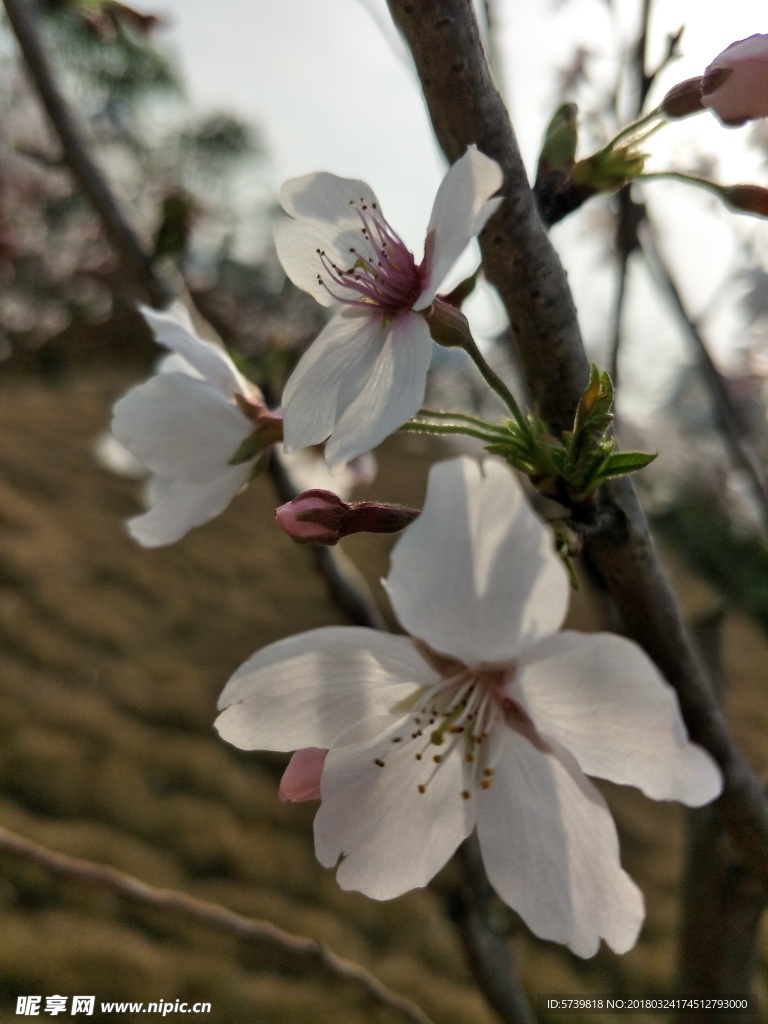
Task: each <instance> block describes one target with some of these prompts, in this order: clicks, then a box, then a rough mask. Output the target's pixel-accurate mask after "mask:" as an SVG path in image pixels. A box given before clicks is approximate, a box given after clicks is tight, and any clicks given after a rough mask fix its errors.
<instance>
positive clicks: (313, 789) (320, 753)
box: [278, 747, 328, 804]
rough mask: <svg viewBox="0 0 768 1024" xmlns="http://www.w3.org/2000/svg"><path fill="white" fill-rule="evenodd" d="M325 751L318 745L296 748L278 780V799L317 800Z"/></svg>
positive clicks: (292, 801) (295, 802) (291, 801)
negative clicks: (301, 748)
mask: <svg viewBox="0 0 768 1024" xmlns="http://www.w3.org/2000/svg"><path fill="white" fill-rule="evenodd" d="M327 753H328V751H327V750H323V749H321V748H320V747H306V748H305V749H304V750H297V751H296V753H295V754H294V755H293V756H292V757H291V760H290V761H289V762H288V767H287V768H286V769H285V771H284V772H283V777H282V779H281V780H280V789H279V791H278V792H279V796H280V799H281V800H283V801H284V802H285V803H289V804H298V803H302V802H304V801H306V800H319V799H320V778H321V776H322V774H323V765H324V764H325V756H326V754H327Z"/></svg>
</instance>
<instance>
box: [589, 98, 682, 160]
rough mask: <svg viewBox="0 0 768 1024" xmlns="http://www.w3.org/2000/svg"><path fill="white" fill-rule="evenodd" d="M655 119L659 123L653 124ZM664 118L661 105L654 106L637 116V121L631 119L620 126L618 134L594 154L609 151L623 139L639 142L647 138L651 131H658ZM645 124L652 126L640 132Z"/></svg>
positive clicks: (664, 121)
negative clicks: (644, 113)
mask: <svg viewBox="0 0 768 1024" xmlns="http://www.w3.org/2000/svg"><path fill="white" fill-rule="evenodd" d="M659 119H660V120H659ZM655 120H659V123H658V124H655V125H654V124H653V121H655ZM666 120H667V118H666V116H665V114H664V113H663V112H662V109H661V107H654V109H653V110H651V111H649V112H648V113H647V114H646V115H645V116H644V117H641V118H639V119H638V120H637V121H633V122H632V124H628V125H627V126H626V128H622V129H621V131H620V132H619V133H618V135H615V136H614V137H613V138H612V139H611V141H610V142H608V143H606V145H605V146H603V148H602V149H600V150H598V151H597V153H596V154H595V155H596V156H598V155H601V154H603V153H610V151H611V150H612V149H615V148H616V146H617V145H618V144H619V143H620V142H623V141H624V139H630V138H631V139H632V140H633V143H637V142H641V141H642V140H643V139H645V138H647V137H648V135H651V134H653V132H655V131H658V129H659V128H661V127H663V125H664V124H665V123H666ZM647 125H651V126H652V127H651V128H650V130H648V131H643V132H642V134H640V132H641V129H644V128H646V126H647Z"/></svg>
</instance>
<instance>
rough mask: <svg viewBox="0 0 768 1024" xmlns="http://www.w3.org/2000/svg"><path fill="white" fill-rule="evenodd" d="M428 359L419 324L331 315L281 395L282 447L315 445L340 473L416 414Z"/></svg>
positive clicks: (417, 320)
mask: <svg viewBox="0 0 768 1024" xmlns="http://www.w3.org/2000/svg"><path fill="white" fill-rule="evenodd" d="M431 355H432V340H431V338H430V336H429V329H428V327H427V325H426V323H425V322H424V320H423V318H421V317H416V316H412V315H410V314H404V315H403V316H401V317H397V318H395V319H394V320H392V321H389V322H386V321H385V320H384V319H383V318H382V317H381V315H380V314H378V313H373V314H370V313H368V312H367V311H365V310H362V311H361V310H353V311H345V312H344V313H341V314H339V315H338V316H336V317H335V318H334V319H333V320H331V322H330V323H329V324H328V325H327V327H326V328H325V329H324V330H323V332H322V333H321V334H320V336H319V337H318V338H317V340H316V341H315V342H314V343H313V344H312V345H311V346H310V347H309V349H308V350H307V352H306V353H305V354H304V356H303V357H302V359H301V360H300V362H299V365H298V366H297V367H296V369H295V371H294V372H293V374H292V376H291V378H290V380H289V381H288V384H287V385H286V388H285V391H284V393H283V413H284V419H285V448H286V451H289V452H290V451H293V450H294V449H295V448H302V447H305V446H307V445H311V444H319V443H320V442H322V441H325V440H326V438H328V437H329V436H330V437H331V440H330V442H329V444H328V446H327V448H326V459H327V461H328V464H329V465H330V466H331V468H336V467H341V466H343V464H344V463H345V462H347V461H348V460H350V459H353V458H356V457H357V456H359V455H362V454H364V453H365V452H367V451H369V450H370V449H371V448H374V447H375V446H376V445H377V444H379V443H380V442H381V441H383V440H384V438H385V437H387V436H388V435H389V434H391V433H392V432H393V431H394V430H396V429H397V428H398V427H399V426H400V425H401V424H402V423H404V422H405V421H406V420H408V419H410V417H411V416H412V415H413V414H414V413H415V412H416V411H417V410H418V408H419V406H420V404H421V402H422V400H423V397H424V387H425V384H426V376H427V370H428V368H429V362H430V359H431Z"/></svg>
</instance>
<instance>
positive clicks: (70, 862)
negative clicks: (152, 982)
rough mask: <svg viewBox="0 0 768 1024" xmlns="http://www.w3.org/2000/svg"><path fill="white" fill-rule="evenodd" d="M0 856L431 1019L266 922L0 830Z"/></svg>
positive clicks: (415, 1023)
mask: <svg viewBox="0 0 768 1024" xmlns="http://www.w3.org/2000/svg"><path fill="white" fill-rule="evenodd" d="M0 853H3V854H6V855H9V856H11V857H14V858H16V859H18V860H23V861H28V862H29V863H32V864H35V865H37V866H38V867H41V868H43V869H44V870H45V871H48V872H50V873H51V874H54V875H58V876H60V877H62V878H68V879H71V880H73V881H75V882H80V883H82V884H84V885H88V886H92V887H95V888H100V889H106V890H107V891H109V892H111V893H114V894H115V895H117V896H120V897H121V898H122V899H126V900H130V901H131V902H132V903H136V904H139V905H140V906H143V907H148V908H150V909H152V910H162V911H167V912H170V913H173V914H176V915H177V916H178V917H182V918H186V920H188V921H191V922H192V923H193V924H196V925H200V926H201V927H203V928H209V929H211V930H213V931H218V932H224V933H225V934H227V935H233V936H234V937H235V938H238V939H243V940H246V941H250V942H261V943H263V944H264V945H266V946H269V947H271V948H272V949H275V950H279V951H280V952H281V953H285V954H286V955H288V956H290V957H292V958H294V959H295V960H297V961H299V962H301V963H305V964H308V965H310V966H312V967H316V968H320V969H321V970H323V971H325V972H326V973H328V974H330V975H331V976H333V977H334V978H336V979H338V980H339V981H345V982H349V983H351V984H353V985H356V986H357V987H358V988H359V989H360V990H361V991H362V992H363V993H364V994H365V996H366V998H367V999H369V1000H370V1002H371V1003H372V1004H373V1005H374V1006H377V1007H381V1008H382V1009H384V1010H386V1011H387V1013H389V1014H391V1015H392V1016H393V1017H395V1018H397V1019H398V1020H401V1021H408V1022H410V1024H431V1021H430V1019H429V1017H427V1015H426V1014H425V1013H424V1012H423V1011H422V1010H420V1009H419V1007H418V1006H416V1005H415V1003H412V1002H411V1001H410V999H406V998H405V997H404V996H400V995H397V994H396V993H395V992H391V991H390V990H389V989H388V988H386V987H385V986H384V985H382V983H381V982H380V981H378V980H377V979H376V978H374V976H373V975H372V974H370V973H369V972H368V971H366V970H365V969H364V968H363V967H360V966H359V965H358V964H355V963H353V962H352V961H351V960H345V959H344V958H342V957H340V956H337V955H336V954H335V953H331V951H330V950H328V949H326V948H325V946H323V945H322V943H320V942H317V941H315V940H314V939H307V938H304V937H303V936H300V935H291V934H290V932H285V931H283V930H282V929H281V928H278V927H277V926H276V925H274V924H270V923H269V922H268V921H258V920H255V919H253V918H250V917H244V916H243V915H242V914H236V913H235V912H234V911H233V910H227V908H226V907H222V906H219V904H217V903H210V902H209V901H207V900H200V899H196V898H195V897H194V896H190V895H189V894H188V893H184V892H180V891H178V890H176V889H160V888H157V887H156V886H152V885H147V884H146V882H141V881H139V879H138V878H134V877H133V876H131V875H128V874H125V873H124V872H123V871H118V870H117V869H116V868H111V867H107V866H106V865H104V864H94V863H93V862H92V861H88V860H81V859H80V858H77V857H69V856H67V855H66V854H63V853H58V852H56V851H55V850H50V849H48V848H47V847H45V846H42V845H41V844H40V843H35V842H33V841H32V840H31V839H25V838H24V837H22V836H19V835H16V834H15V833H13V832H9V831H8V830H7V829H5V828H2V827H0Z"/></svg>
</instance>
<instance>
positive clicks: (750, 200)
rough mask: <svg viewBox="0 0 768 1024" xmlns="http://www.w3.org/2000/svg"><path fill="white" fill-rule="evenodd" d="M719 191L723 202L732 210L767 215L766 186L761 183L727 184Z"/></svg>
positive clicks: (767, 199) (767, 195) (767, 190)
mask: <svg viewBox="0 0 768 1024" xmlns="http://www.w3.org/2000/svg"><path fill="white" fill-rule="evenodd" d="M721 192H722V196H723V199H724V200H725V202H726V203H727V204H728V205H729V206H730V207H732V208H733V209H734V210H740V211H742V212H743V213H752V214H754V215H755V216H756V217H768V188H764V187H763V186H762V185H728V186H724V187H723V188H722V189H721Z"/></svg>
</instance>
